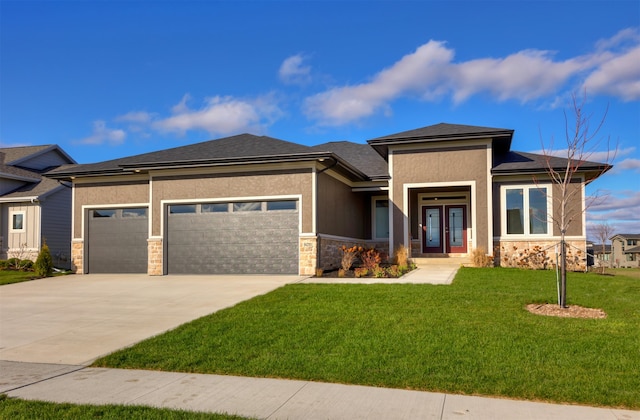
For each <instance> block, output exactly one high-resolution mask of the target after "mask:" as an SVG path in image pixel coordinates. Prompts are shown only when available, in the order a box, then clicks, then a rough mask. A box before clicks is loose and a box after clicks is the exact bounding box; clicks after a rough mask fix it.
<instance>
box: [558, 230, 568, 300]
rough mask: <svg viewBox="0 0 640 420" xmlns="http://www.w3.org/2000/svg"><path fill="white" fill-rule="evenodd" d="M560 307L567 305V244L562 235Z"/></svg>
mask: <svg viewBox="0 0 640 420" xmlns="http://www.w3.org/2000/svg"><path fill="white" fill-rule="evenodd" d="M558 303H559V305H560V307H561V308H566V307H567V244H566V243H565V242H564V236H563V237H562V239H561V240H560V302H558Z"/></svg>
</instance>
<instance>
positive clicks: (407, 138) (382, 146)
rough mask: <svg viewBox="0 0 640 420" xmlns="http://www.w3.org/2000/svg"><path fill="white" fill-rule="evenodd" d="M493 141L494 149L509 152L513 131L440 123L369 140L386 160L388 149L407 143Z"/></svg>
mask: <svg viewBox="0 0 640 420" xmlns="http://www.w3.org/2000/svg"><path fill="white" fill-rule="evenodd" d="M483 138H490V139H493V148H494V149H495V150H499V151H508V150H509V148H510V147H511V139H512V138H513V130H510V129H506V128H493V127H481V126H475V125H462V124H449V123H439V124H435V125H430V126H427V127H422V128H417V129H415V130H409V131H402V132H400V133H395V134H390V135H387V136H383V137H377V138H375V139H371V140H368V141H367V143H369V144H370V145H371V146H372V147H373V148H374V149H375V150H376V151H377V152H378V153H380V155H382V156H383V157H385V158H386V156H387V154H388V147H389V146H392V145H398V144H407V143H424V142H437V141H455V140H470V139H483Z"/></svg>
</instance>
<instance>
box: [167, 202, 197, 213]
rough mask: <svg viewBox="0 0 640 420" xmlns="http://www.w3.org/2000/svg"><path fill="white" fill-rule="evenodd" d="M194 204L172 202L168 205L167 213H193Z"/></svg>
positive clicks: (194, 209)
mask: <svg viewBox="0 0 640 420" xmlns="http://www.w3.org/2000/svg"><path fill="white" fill-rule="evenodd" d="M195 212H196V205H195V204H174V205H172V206H169V213H171V214H186V213H195Z"/></svg>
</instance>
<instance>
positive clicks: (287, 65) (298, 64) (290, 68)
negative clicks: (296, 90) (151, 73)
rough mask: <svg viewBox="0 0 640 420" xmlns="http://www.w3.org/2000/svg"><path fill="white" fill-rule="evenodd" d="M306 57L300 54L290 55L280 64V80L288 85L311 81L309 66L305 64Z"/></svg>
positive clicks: (303, 83)
mask: <svg viewBox="0 0 640 420" xmlns="http://www.w3.org/2000/svg"><path fill="white" fill-rule="evenodd" d="M305 60H306V57H304V56H303V55H302V54H296V55H292V56H291V57H288V58H287V59H285V60H284V61H283V62H282V64H281V65H280V70H279V71H278V75H279V76H280V80H281V81H282V82H283V83H285V84H288V85H305V84H307V83H309V82H310V81H311V67H310V66H305V65H303V64H304V61H305Z"/></svg>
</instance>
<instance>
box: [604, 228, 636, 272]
mask: <svg viewBox="0 0 640 420" xmlns="http://www.w3.org/2000/svg"><path fill="white" fill-rule="evenodd" d="M609 239H610V240H611V260H612V261H613V264H614V266H615V267H640V233H620V234H617V235H614V236H612V237H611V238H609Z"/></svg>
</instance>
